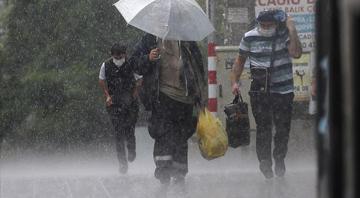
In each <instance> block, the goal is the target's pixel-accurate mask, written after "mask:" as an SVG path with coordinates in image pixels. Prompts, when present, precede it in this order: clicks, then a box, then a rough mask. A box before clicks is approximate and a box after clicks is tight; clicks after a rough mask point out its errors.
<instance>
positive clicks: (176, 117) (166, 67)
mask: <svg viewBox="0 0 360 198" xmlns="http://www.w3.org/2000/svg"><path fill="white" fill-rule="evenodd" d="M132 58H133V60H135V61H136V63H137V65H138V66H139V69H140V71H138V72H139V73H140V74H143V75H144V84H143V85H144V87H143V90H144V91H146V90H152V91H150V93H144V92H140V97H142V98H143V99H145V100H142V101H145V102H143V103H144V105H145V106H146V108H147V109H148V110H151V112H152V114H151V118H150V123H149V133H150V135H151V137H152V138H154V139H155V145H154V153H153V154H154V161H155V165H156V170H155V177H156V178H157V179H159V180H160V182H161V183H162V184H169V182H170V179H171V177H172V178H174V182H175V183H177V184H184V178H185V175H186V174H187V172H188V161H187V152H188V143H187V140H188V139H189V138H190V137H191V136H192V135H193V133H194V132H195V128H196V121H197V120H196V117H193V108H194V105H195V104H198V105H201V104H203V103H202V101H203V99H204V98H203V96H204V95H203V93H202V92H203V90H204V86H205V84H206V82H205V79H204V75H205V73H204V68H203V63H202V56H201V53H200V51H199V49H198V47H197V45H196V43H195V42H185V41H184V42H182V41H170V40H157V38H156V37H155V36H153V35H150V34H147V35H145V36H144V37H143V38H142V40H141V41H140V43H139V44H138V45H137V46H136V50H135V53H134V54H133V57H132ZM147 77H149V78H148V79H147ZM149 80H151V81H149ZM142 94H143V95H142Z"/></svg>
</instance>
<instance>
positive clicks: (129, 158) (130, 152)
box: [128, 151, 136, 162]
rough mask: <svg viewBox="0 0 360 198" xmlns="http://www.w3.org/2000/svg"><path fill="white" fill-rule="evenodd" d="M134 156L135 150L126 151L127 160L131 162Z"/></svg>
mask: <svg viewBox="0 0 360 198" xmlns="http://www.w3.org/2000/svg"><path fill="white" fill-rule="evenodd" d="M135 158H136V152H135V151H129V152H128V161H129V162H133V161H134V160H135Z"/></svg>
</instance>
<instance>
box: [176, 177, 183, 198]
mask: <svg viewBox="0 0 360 198" xmlns="http://www.w3.org/2000/svg"><path fill="white" fill-rule="evenodd" d="M173 184H174V191H175V193H176V194H177V195H182V196H181V197H185V196H184V195H185V194H186V187H185V177H184V176H177V177H174V179H173Z"/></svg>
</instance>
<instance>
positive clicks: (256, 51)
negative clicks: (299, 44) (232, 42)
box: [239, 28, 294, 94]
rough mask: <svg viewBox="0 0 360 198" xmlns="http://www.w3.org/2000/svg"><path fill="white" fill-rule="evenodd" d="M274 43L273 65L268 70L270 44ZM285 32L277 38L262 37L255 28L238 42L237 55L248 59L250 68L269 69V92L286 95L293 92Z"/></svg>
mask: <svg viewBox="0 0 360 198" xmlns="http://www.w3.org/2000/svg"><path fill="white" fill-rule="evenodd" d="M273 42H275V49H274V53H273V56H274V63H273V67H271V68H270V62H271V54H272V44H273ZM288 43H289V35H288V32H287V31H283V32H281V33H278V34H277V36H272V37H265V36H262V35H261V34H260V33H259V32H258V29H257V28H255V29H253V30H251V31H249V32H247V33H245V36H244V37H243V38H242V40H241V42H240V47H239V48H240V49H239V53H240V55H241V56H245V57H248V58H249V61H250V67H265V68H270V74H271V75H270V92H271V93H280V94H287V93H291V92H293V91H294V80H293V70H292V60H291V57H290V55H289V51H288Z"/></svg>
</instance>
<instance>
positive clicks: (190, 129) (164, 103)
mask: <svg viewBox="0 0 360 198" xmlns="http://www.w3.org/2000/svg"><path fill="white" fill-rule="evenodd" d="M195 127H196V118H195V117H193V105H191V104H185V103H181V102H178V101H176V100H173V99H171V98H169V97H168V96H166V95H165V94H162V93H160V96H159V102H158V103H156V104H154V107H153V110H152V115H151V119H150V123H149V133H150V136H151V137H152V138H154V139H155V144H154V152H153V155H154V156H153V157H154V161H155V165H156V169H155V177H156V178H158V179H159V180H160V181H161V182H167V181H169V180H170V178H171V177H175V178H176V177H185V175H186V174H187V172H188V156H187V154H188V143H187V140H188V139H189V138H190V137H191V136H192V135H193V134H194V132H195Z"/></svg>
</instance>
